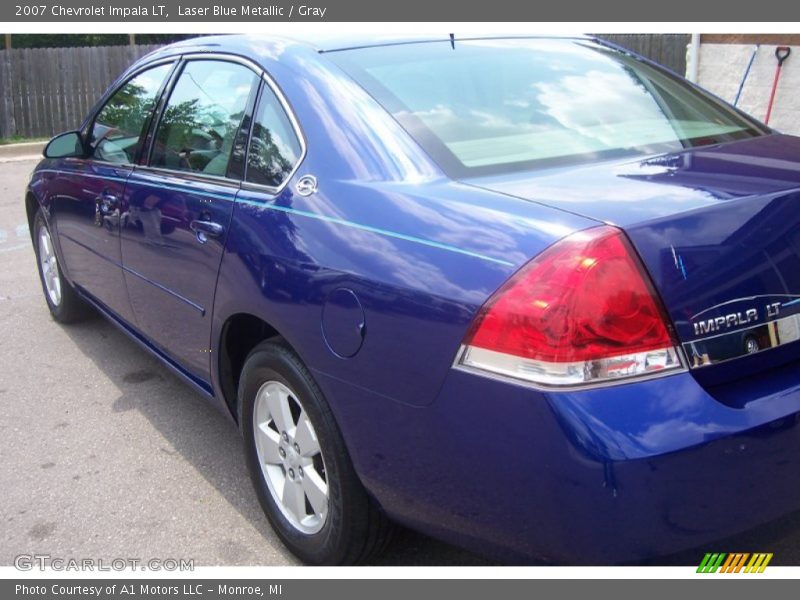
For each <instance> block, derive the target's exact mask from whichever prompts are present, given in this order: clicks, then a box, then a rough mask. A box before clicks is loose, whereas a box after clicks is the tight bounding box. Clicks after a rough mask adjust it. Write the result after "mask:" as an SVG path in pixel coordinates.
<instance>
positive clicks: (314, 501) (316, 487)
mask: <svg viewBox="0 0 800 600" xmlns="http://www.w3.org/2000/svg"><path fill="white" fill-rule="evenodd" d="M303 491H304V492H305V493H306V496H307V497H308V501H309V502H310V503H311V507H312V508H313V509H314V514H315V515H317V516H322V515H323V514H324V513H325V512H326V511H327V510H328V484H326V483H325V482H324V481H322V477H320V476H319V473H317V472H316V471H315V470H314V469H312V468H310V467H309V468H307V469H305V476H304V477H303Z"/></svg>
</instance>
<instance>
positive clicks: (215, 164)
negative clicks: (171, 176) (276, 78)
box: [150, 60, 258, 176]
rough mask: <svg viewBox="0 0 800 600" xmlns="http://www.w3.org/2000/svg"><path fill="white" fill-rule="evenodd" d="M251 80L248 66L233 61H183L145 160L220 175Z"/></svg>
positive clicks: (237, 127) (159, 164) (242, 111)
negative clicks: (152, 145)
mask: <svg viewBox="0 0 800 600" xmlns="http://www.w3.org/2000/svg"><path fill="white" fill-rule="evenodd" d="M257 80H258V77H257V76H256V74H255V73H254V72H253V71H251V70H250V69H248V68H247V67H245V66H243V65H239V64H236V63H231V62H224V61H218V60H196V61H190V62H188V63H187V64H186V66H185V67H184V69H183V71H182V72H181V74H180V77H179V78H178V81H177V82H176V83H175V87H174V88H173V90H172V93H171V94H170V97H169V100H168V102H167V105H166V107H165V108H164V111H163V113H162V116H161V120H160V122H159V124H158V130H157V132H156V138H155V146H154V148H153V156H152V160H151V162H150V164H151V165H152V166H154V167H163V168H167V169H175V170H178V171H190V172H193V173H203V174H206V175H217V176H224V175H225V173H226V172H227V169H228V161H229V159H230V155H231V148H232V147H233V141H234V138H235V137H236V132H237V130H238V129H239V125H240V124H241V122H242V118H243V117H244V113H245V110H246V109H247V100H248V98H249V96H250V93H251V92H252V90H253V87H254V85H255V83H256V82H257Z"/></svg>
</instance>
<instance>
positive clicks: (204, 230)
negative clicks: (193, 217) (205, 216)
mask: <svg viewBox="0 0 800 600" xmlns="http://www.w3.org/2000/svg"><path fill="white" fill-rule="evenodd" d="M189 228H190V229H191V230H192V231H194V235H195V237H196V238H197V241H198V242H200V243H201V244H205V243H206V242H207V241H208V238H210V237H219V236H221V235H222V233H223V232H224V231H225V228H224V227H223V226H222V225H220V224H219V223H216V222H214V221H192V222H191V223H189Z"/></svg>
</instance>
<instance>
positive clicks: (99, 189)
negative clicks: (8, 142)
mask: <svg viewBox="0 0 800 600" xmlns="http://www.w3.org/2000/svg"><path fill="white" fill-rule="evenodd" d="M173 67H174V62H169V63H163V64H159V65H157V66H153V67H149V68H146V69H145V70H143V71H140V72H138V73H137V74H135V75H134V76H133V77H131V78H129V79H128V80H127V81H125V82H124V83H122V84H121V85H120V86H119V87H118V88H117V89H116V90H115V91H114V92H113V93H112V94H111V95H110V96H109V98H108V100H107V101H106V102H105V103H104V104H103V106H102V108H100V110H99V111H98V112H97V114H96V116H95V118H94V119H93V120H92V121H91V122H90V124H89V125H88V127H87V129H86V130H85V132H84V135H85V136H86V139H87V140H88V143H89V146H90V155H89V157H88V158H85V159H82V158H67V159H62V160H61V161H59V163H58V164H57V165H56V168H55V169H53V172H52V173H51V174H52V179H51V181H50V184H49V189H50V190H51V198H50V199H51V211H52V212H51V219H52V221H53V223H54V227H55V228H56V230H57V232H58V238H59V243H60V246H61V252H62V255H63V257H64V264H65V265H66V268H67V271H68V273H69V276H70V278H71V280H72V281H73V282H74V283H75V284H76V285H78V286H80V287H81V288H83V289H84V290H85V291H87V292H89V293H90V294H91V295H92V296H94V298H95V299H97V300H99V301H100V302H101V303H102V304H104V305H105V306H106V307H107V308H109V309H111V310H112V311H113V312H115V313H116V314H117V315H118V316H119V317H121V318H122V319H124V320H126V321H131V320H132V312H131V308H130V302H129V300H128V294H127V291H126V289H125V285H124V281H123V275H122V268H121V264H122V263H121V255H120V241H119V229H120V222H121V219H122V217H123V215H124V214H125V210H126V209H125V206H124V204H123V192H124V188H125V182H126V181H127V179H128V176H129V175H130V173H131V171H132V169H133V165H134V163H135V162H136V159H137V157H138V155H139V152H140V149H141V147H142V140H143V139H144V135H145V132H146V129H147V127H148V125H149V123H150V120H151V117H152V114H153V110H154V107H155V104H156V102H157V100H158V97H159V94H160V92H161V90H162V88H163V86H164V84H165V82H166V80H167V78H168V75H169V73H170V71H171V69H172V68H173Z"/></svg>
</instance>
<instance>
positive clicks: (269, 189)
mask: <svg viewBox="0 0 800 600" xmlns="http://www.w3.org/2000/svg"><path fill="white" fill-rule="evenodd" d="M176 59H177V60H180V61H182V62H188V61H194V60H218V61H224V62H232V63H237V64H240V65H243V66H245V67H247V68H249V69H250V70H251V71H253V72H254V73H255V74H256V76H257V77H259V78H260V80H261V83H262V85H263V84H266V85H268V86H269V88H270V89H271V90H272V92H273V93H274V94H275V97H276V98H277V99H278V102H279V103H280V105H281V108H283V111H284V112H285V113H286V116H287V117H288V118H289V122H290V123H291V125H292V129H293V130H294V134H295V136H296V137H297V141H298V142H299V143H300V157H299V158H298V159H297V162H296V163H295V165H294V167H293V168H292V170H291V171H289V174H288V175H287V176H286V178H285V179H284V180H283V181H282V182H281V185H279V186H277V187H274V186H268V185H261V184H258V183H250V182H248V181H247V180H246V179H241V180H238V179H235V180H233V179H228V178H225V180H226V181H235V182H236V183H237V184H238V185H239V187H240V188H241V189H245V190H249V191H255V192H266V193H268V194H271V195H273V196H277V195H278V194H280V193H281V192H282V191H283V190H284V188H286V186H287V185H288V184H289V182H290V181H291V180H292V177H294V175H295V173H297V171H298V170H299V169H300V166H301V165H302V164H303V161H304V160H305V158H306V155H307V154H308V145H307V143H306V138H305V135H304V133H303V129H302V128H301V127H300V123H299V121H298V120H297V116H296V115H295V113H294V110H293V109H292V107H291V105H290V104H289V101H288V100H287V99H286V96H285V95H284V94H283V91H282V90H281V88H280V87H279V86H278V84H277V83H276V82H275V80H274V79H272V77H271V76H270V75H269V74H268V73H267V72H266V71H265V70H264V68H263V67H261V66H260V65H259V64H258V63H256V62H254V61H252V60H250V59H249V58H245V57H244V56H240V55H238V54H226V53H224V52H191V53H188V54H182V55H180V56H177V57H175V56H173V57H170V58H169V59H164V60H176ZM148 64H156V63H155V62H154V63H148ZM179 77H180V75H179ZM262 93H263V90H262V91H259V94H258V98H257V99H256V104H255V105H254V106H253V114H252V115H251V120H252V123H251V126H250V135H248V137H247V148H246V152H245V170H244V173H245V177H247V155H248V154H249V152H250V138H251V137H252V132H253V125H254V124H255V116H256V111H257V110H258V108H259V106H260V102H261V97H262ZM168 102H169V98H167V103H168ZM160 122H161V118H160V116H159V122H158V123H157V124H156V128H155V130H154V133H153V135H154V136H155V134H156V133H157V132H158V126H159V125H160ZM150 158H151V157H149V156H148V159H147V162H148V164H146V165H136V166H137V167H139V168H146V169H154V170H155V169H157V170H159V171H160V172H161V173H162V174H169V175H173V174H175V175H178V176H181V177H183V176H186V175H191V174H193V172H191V171H181V170H178V169H167V168H163V167H153V166H151V165H150V164H149V162H150Z"/></svg>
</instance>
